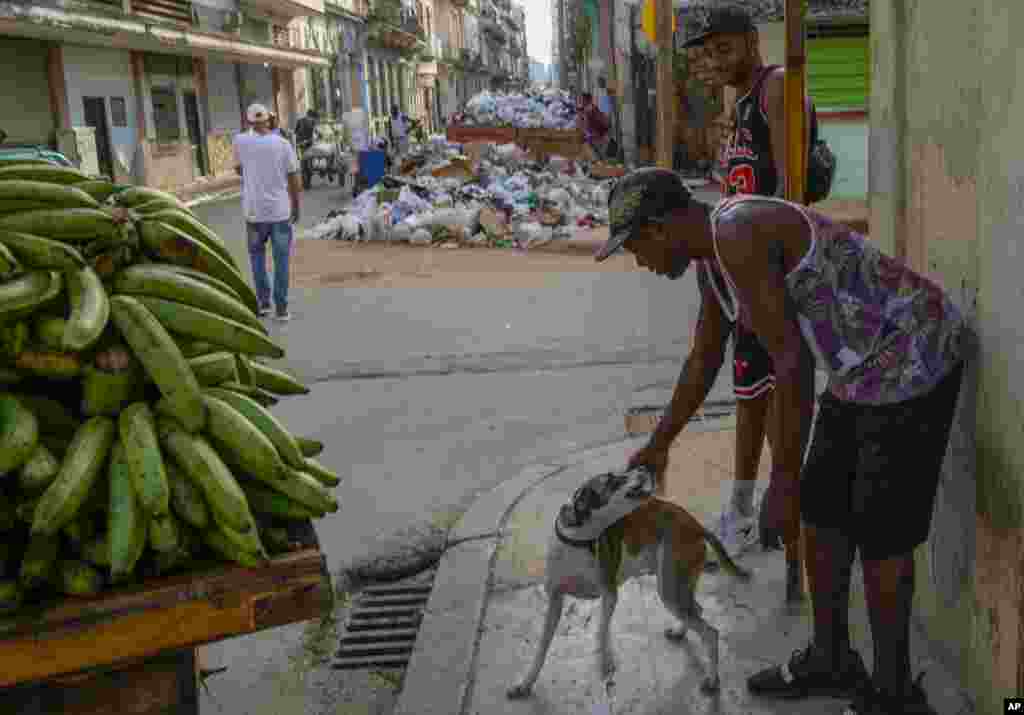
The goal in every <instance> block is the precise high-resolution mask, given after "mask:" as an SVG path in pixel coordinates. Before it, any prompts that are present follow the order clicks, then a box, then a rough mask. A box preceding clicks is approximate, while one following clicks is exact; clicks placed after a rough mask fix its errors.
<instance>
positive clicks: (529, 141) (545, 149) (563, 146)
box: [516, 129, 591, 161]
mask: <svg viewBox="0 0 1024 715" xmlns="http://www.w3.org/2000/svg"><path fill="white" fill-rule="evenodd" d="M516 143H517V144H519V145H520V146H521V147H523V149H525V150H526V151H527V152H529V153H530V154H532V155H535V156H537V157H549V156H556V155H557V156H563V157H565V158H566V159H572V160H574V161H575V160H578V159H589V158H591V153H590V152H591V150H590V147H589V146H587V144H586V142H584V141H583V132H582V131H580V130H579V129H519V130H517V134H516Z"/></svg>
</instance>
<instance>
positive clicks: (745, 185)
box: [728, 164, 757, 194]
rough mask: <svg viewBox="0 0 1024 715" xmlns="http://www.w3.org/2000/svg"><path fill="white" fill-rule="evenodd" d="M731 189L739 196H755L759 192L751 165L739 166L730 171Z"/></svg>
mask: <svg viewBox="0 0 1024 715" xmlns="http://www.w3.org/2000/svg"><path fill="white" fill-rule="evenodd" d="M728 182H729V187H730V188H731V189H733V190H734V191H735V192H736V193H738V194H753V193H755V192H756V191H757V181H756V180H755V179H754V167H752V166H751V165H750V164H738V165H736V166H734V167H732V169H730V170H729V179H728Z"/></svg>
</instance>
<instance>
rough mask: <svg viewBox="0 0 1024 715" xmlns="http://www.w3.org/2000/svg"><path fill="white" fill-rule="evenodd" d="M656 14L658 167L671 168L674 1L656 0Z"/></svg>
mask: <svg viewBox="0 0 1024 715" xmlns="http://www.w3.org/2000/svg"><path fill="white" fill-rule="evenodd" d="M655 17H656V24H655V27H656V28H657V46H658V70H657V71H658V81H657V88H658V89H657V95H658V115H657V123H656V125H655V126H656V127H657V158H658V166H659V167H661V168H663V169H671V168H672V153H673V152H672V135H673V129H674V127H675V112H674V109H675V82H674V81H673V77H672V65H673V61H672V60H673V57H672V55H673V43H674V39H673V37H672V0H656V4H655Z"/></svg>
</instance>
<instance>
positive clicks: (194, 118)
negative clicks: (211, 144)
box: [182, 92, 206, 176]
mask: <svg viewBox="0 0 1024 715" xmlns="http://www.w3.org/2000/svg"><path fill="white" fill-rule="evenodd" d="M182 97H183V98H184V100H185V124H186V125H187V127H188V143H189V144H190V145H191V146H192V163H193V165H194V166H195V169H196V175H197V176H206V152H205V151H204V150H203V149H204V147H203V144H204V142H203V130H202V127H201V125H200V123H199V100H198V99H197V98H196V93H195V92H183V93H182Z"/></svg>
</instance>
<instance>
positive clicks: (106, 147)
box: [82, 97, 114, 179]
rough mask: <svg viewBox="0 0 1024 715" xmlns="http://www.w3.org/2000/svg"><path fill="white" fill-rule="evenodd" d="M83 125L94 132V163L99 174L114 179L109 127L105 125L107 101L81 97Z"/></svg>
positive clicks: (101, 98) (98, 98)
mask: <svg viewBox="0 0 1024 715" xmlns="http://www.w3.org/2000/svg"><path fill="white" fill-rule="evenodd" d="M82 105H83V107H84V109H85V124H86V126H89V127H92V128H93V129H94V130H95V132H96V161H97V163H98V164H99V168H100V173H101V174H103V175H104V176H108V177H110V178H111V179H114V155H113V152H112V151H111V149H110V126H109V125H108V123H107V101H106V99H105V98H104V97H82Z"/></svg>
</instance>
